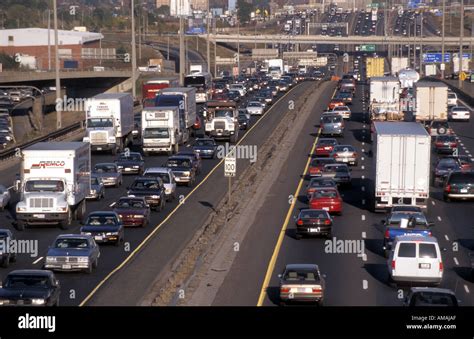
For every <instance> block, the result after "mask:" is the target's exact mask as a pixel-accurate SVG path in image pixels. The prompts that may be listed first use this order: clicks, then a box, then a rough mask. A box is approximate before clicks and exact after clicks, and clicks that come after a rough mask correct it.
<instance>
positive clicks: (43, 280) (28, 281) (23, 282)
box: [5, 275, 49, 289]
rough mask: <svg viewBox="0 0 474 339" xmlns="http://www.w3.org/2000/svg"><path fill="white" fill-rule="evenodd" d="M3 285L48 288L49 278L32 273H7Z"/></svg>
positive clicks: (21, 287)
mask: <svg viewBox="0 0 474 339" xmlns="http://www.w3.org/2000/svg"><path fill="white" fill-rule="evenodd" d="M5 287H7V288H15V289H24V288H31V287H33V288H48V287H49V278H48V277H46V276H34V275H9V276H8V277H7V280H6V282H5Z"/></svg>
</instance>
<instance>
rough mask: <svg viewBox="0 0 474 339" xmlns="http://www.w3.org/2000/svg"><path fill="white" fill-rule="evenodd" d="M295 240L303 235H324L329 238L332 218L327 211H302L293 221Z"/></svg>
mask: <svg viewBox="0 0 474 339" xmlns="http://www.w3.org/2000/svg"><path fill="white" fill-rule="evenodd" d="M295 223H296V235H295V238H296V239H297V240H299V239H301V238H302V237H303V236H304V235H310V236H311V235H324V236H326V237H327V238H330V237H331V228H332V218H331V216H330V215H329V213H328V212H327V211H324V210H313V209H302V210H301V211H300V213H299V214H298V216H297V217H296V220H295Z"/></svg>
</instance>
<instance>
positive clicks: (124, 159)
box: [115, 152, 145, 175]
mask: <svg viewBox="0 0 474 339" xmlns="http://www.w3.org/2000/svg"><path fill="white" fill-rule="evenodd" d="M115 163H116V164H117V167H118V169H119V170H121V171H122V173H126V174H129V173H130V174H138V175H142V173H143V171H144V169H145V160H143V157H142V155H141V154H140V153H138V152H129V153H121V154H120V155H119V157H118V159H117V160H115Z"/></svg>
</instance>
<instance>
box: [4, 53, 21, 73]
mask: <svg viewBox="0 0 474 339" xmlns="http://www.w3.org/2000/svg"><path fill="white" fill-rule="evenodd" d="M0 64H2V67H3V68H4V69H17V68H18V65H19V64H18V63H17V62H15V58H14V57H12V56H10V55H8V54H5V53H0Z"/></svg>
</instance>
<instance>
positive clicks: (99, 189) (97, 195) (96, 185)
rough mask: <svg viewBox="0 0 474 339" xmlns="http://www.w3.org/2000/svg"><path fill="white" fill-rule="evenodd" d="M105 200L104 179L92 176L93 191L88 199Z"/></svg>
mask: <svg viewBox="0 0 474 339" xmlns="http://www.w3.org/2000/svg"><path fill="white" fill-rule="evenodd" d="M103 198H105V186H104V184H103V183H102V179H101V178H99V177H97V176H94V175H91V189H90V191H89V194H88V195H87V196H86V199H94V200H101V199H103Z"/></svg>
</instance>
